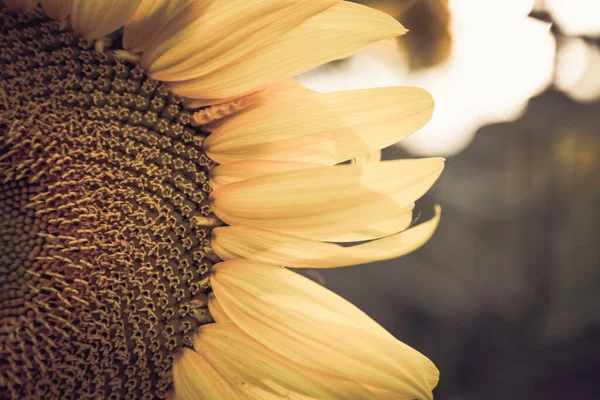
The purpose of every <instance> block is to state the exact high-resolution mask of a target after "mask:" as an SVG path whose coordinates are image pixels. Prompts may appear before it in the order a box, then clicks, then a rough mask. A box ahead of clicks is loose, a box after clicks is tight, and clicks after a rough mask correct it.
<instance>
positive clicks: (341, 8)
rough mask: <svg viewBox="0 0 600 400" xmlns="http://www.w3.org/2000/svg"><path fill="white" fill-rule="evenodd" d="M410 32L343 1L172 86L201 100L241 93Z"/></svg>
mask: <svg viewBox="0 0 600 400" xmlns="http://www.w3.org/2000/svg"><path fill="white" fill-rule="evenodd" d="M357 27H359V28H360V29H357ZM405 32H406V29H404V27H402V25H400V23H398V21H396V20H395V19H394V18H392V17H390V16H388V15H386V14H384V13H382V12H379V11H376V10H373V9H370V8H368V7H365V6H361V5H360V4H355V3H350V2H343V3H340V4H338V5H335V6H333V7H330V8H328V9H327V10H325V11H323V12H321V13H320V14H317V15H315V16H314V17H312V18H310V19H308V20H307V21H306V22H304V23H303V24H301V25H299V26H298V27H296V28H295V29H292V30H290V31H288V32H286V33H284V34H282V35H280V36H279V37H278V38H277V39H276V40H273V41H272V42H271V43H269V44H267V45H266V46H264V47H261V48H258V49H256V50H255V51H253V52H251V53H248V54H246V55H245V56H244V57H242V58H240V59H238V60H236V61H235V62H232V63H229V64H227V65H225V66H223V67H222V68H219V69H218V70H215V71H213V72H212V73H209V74H207V75H204V76H201V77H198V78H195V79H191V80H188V81H176V82H175V81H174V82H171V83H170V84H169V85H168V86H169V87H170V88H171V90H173V92H175V93H177V94H180V95H182V96H186V97H191V98H197V99H221V98H230V97H236V96H240V95H243V94H245V93H249V92H252V91H255V90H256V89H258V88H261V87H264V86H266V85H268V84H269V83H271V82H275V81H277V80H279V79H281V78H286V77H292V76H294V75H297V74H299V73H301V72H303V71H306V70H308V69H310V68H313V67H315V66H317V65H320V64H323V63H326V62H329V61H332V60H336V59H339V58H343V57H347V56H349V55H351V54H353V53H355V52H357V51H358V50H360V49H361V48H363V47H365V46H367V45H368V44H370V43H373V42H375V41H378V40H381V39H385V38H389V37H395V36H398V35H401V34H403V33H405Z"/></svg>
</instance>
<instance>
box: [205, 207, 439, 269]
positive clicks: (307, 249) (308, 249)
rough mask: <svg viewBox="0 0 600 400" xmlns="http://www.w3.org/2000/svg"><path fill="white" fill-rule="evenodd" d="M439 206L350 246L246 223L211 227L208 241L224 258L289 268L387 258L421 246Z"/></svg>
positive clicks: (432, 229)
mask: <svg viewBox="0 0 600 400" xmlns="http://www.w3.org/2000/svg"><path fill="white" fill-rule="evenodd" d="M439 216H440V209H439V207H436V215H435V217H434V218H433V219H431V220H429V221H427V222H425V223H422V224H419V225H416V226H414V227H412V228H410V229H408V230H406V231H404V232H400V233H397V234H395V235H392V236H389V237H386V238H384V239H379V240H375V241H372V242H369V243H366V244H361V245H357V246H353V247H342V246H339V245H337V244H332V243H323V242H319V241H314V240H307V239H302V238H297V237H294V236H290V235H284V234H281V233H276V232H270V231H267V230H264V229H260V228H252V227H247V226H227V227H219V228H216V229H214V230H213V232H212V235H213V239H212V242H211V245H212V248H213V250H214V251H215V253H216V254H217V255H218V256H219V257H220V258H221V259H223V260H231V259H236V258H246V259H249V260H255V261H260V262H264V263H268V264H275V265H282V266H286V267H292V268H332V267H344V266H348V265H357V264H364V263H369V262H373V261H380V260H387V259H391V258H396V257H400V256H403V255H405V254H408V253H410V252H412V251H414V250H416V249H417V248H419V247H421V246H422V245H423V244H425V242H427V241H428V240H429V238H430V237H431V236H432V235H433V232H435V229H436V228H437V225H438V222H439Z"/></svg>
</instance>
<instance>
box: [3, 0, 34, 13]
mask: <svg viewBox="0 0 600 400" xmlns="http://www.w3.org/2000/svg"><path fill="white" fill-rule="evenodd" d="M2 1H3V3H4V5H5V6H6V7H7V8H8V9H9V10H12V11H17V12H29V11H31V10H33V9H34V8H35V6H37V5H38V3H39V0H2Z"/></svg>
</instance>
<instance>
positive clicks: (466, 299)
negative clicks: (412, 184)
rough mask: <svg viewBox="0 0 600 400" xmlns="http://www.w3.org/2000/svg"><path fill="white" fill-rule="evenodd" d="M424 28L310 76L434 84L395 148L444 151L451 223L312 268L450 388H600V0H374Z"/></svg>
mask: <svg viewBox="0 0 600 400" xmlns="http://www.w3.org/2000/svg"><path fill="white" fill-rule="evenodd" d="M358 2H362V3H364V4H367V5H369V6H371V7H374V8H378V9H380V10H382V11H385V12H387V13H389V14H390V15H392V16H394V17H395V18H397V19H398V20H399V21H400V22H402V23H403V24H404V25H405V26H406V27H407V28H408V29H409V30H410V32H409V33H408V34H407V35H405V36H403V37H401V38H400V39H399V40H397V41H390V42H380V43H376V44H374V45H372V46H370V47H369V48H367V49H365V50H364V51H363V52H361V53H359V54H357V55H355V56H353V57H352V58H350V59H348V60H343V61H339V62H335V63H332V64H328V65H325V66H322V67H319V68H317V69H315V70H312V71H309V72H308V73H305V74H303V75H301V76H300V77H298V80H300V81H301V82H302V83H303V84H305V85H307V86H309V87H311V88H313V89H315V90H318V91H331V90H343V89H351V88H365V87H376V86H389V85H414V86H421V87H424V88H426V89H428V90H429V91H430V92H431V93H432V94H433V96H434V99H435V100H436V109H435V112H434V116H433V118H432V121H431V122H430V123H429V124H428V125H427V126H426V127H425V128H423V129H422V130H421V131H419V132H418V133H417V134H415V135H413V136H412V137H411V138H410V139H408V140H406V141H404V142H402V143H401V144H399V145H397V146H394V147H391V148H388V149H386V150H384V152H383V157H384V159H392V158H406V157H415V156H430V155H442V156H445V157H446V158H447V160H448V161H447V164H446V169H445V171H444V173H443V174H442V177H441V178H440V180H439V182H438V183H437V184H436V185H435V186H434V188H433V190H432V191H431V192H430V194H428V195H427V196H426V197H425V198H424V199H423V200H422V201H421V202H420V203H419V204H418V209H419V210H421V218H422V219H428V218H429V217H430V216H431V214H432V211H431V209H432V206H433V205H434V204H435V203H439V204H441V205H442V209H443V214H442V222H441V224H440V227H439V229H438V231H437V232H436V234H435V235H434V237H433V239H432V240H431V241H430V242H429V243H428V244H427V245H425V246H424V247H423V248H422V249H420V250H418V251H417V252H415V253H413V254H411V255H409V256H406V257H403V258H401V259H398V260H392V261H387V262H380V263H376V264H372V265H364V266H358V267H351V268H342V269H337V270H322V271H308V274H309V275H310V277H311V278H313V279H314V280H316V281H318V282H320V283H322V284H323V285H325V286H327V287H328V288H330V289H332V290H333V291H335V292H337V293H339V294H340V295H342V296H343V297H345V298H346V299H348V300H350V301H352V302H353V303H354V304H356V305H357V306H358V307H360V308H361V309H363V310H364V311H365V312H367V313H368V314H369V315H370V316H372V317H373V318H374V319H375V320H377V321H378V322H379V323H381V324H382V325H383V326H384V327H386V328H387V329H388V330H390V331H391V332H392V333H393V334H394V335H395V336H396V337H398V338H400V339H401V340H403V341H405V342H406V343H408V344H410V345H411V346H413V347H415V348H416V349H418V350H419V351H421V352H423V353H424V354H426V355H427V356H428V357H430V358H431V359H432V360H433V361H434V362H435V363H436V364H437V366H438V367H439V369H440V371H441V381H440V384H439V386H438V388H437V389H436V390H435V395H436V398H437V399H450V400H462V399H469V400H470V399H489V400H495V399H507V398H510V399H518V400H520V399H532V400H537V399H544V400H549V399H550V400H552V399H564V398H567V397H568V398H577V399H586V400H587V399H599V398H600V389H598V388H597V384H596V382H595V380H596V379H595V378H597V377H598V376H599V375H600V295H599V294H598V287H599V286H600V240H599V238H600V1H599V0H541V1H534V0H362V1H358Z"/></svg>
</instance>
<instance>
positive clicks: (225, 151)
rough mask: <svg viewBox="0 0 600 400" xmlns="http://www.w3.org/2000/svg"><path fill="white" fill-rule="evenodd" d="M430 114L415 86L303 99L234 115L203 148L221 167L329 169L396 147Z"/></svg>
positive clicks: (425, 95)
mask: <svg viewBox="0 0 600 400" xmlns="http://www.w3.org/2000/svg"><path fill="white" fill-rule="evenodd" d="M432 112H433V100H432V98H431V95H430V94H429V93H428V92H427V91H425V90H423V89H420V88H416V87H384V88H375V89H363V90H349V91H341V92H332V93H317V94H305V95H304V96H298V97H297V98H294V99H292V100H289V101H285V102H279V103H270V104H268V105H267V106H263V107H259V108H256V109H253V110H250V111H245V112H243V113H240V114H237V115H235V116H234V117H233V118H231V119H230V120H229V121H228V122H227V123H226V124H224V125H223V126H222V127H221V128H219V129H217V130H216V131H215V132H214V133H213V134H212V135H210V136H209V137H208V138H207V140H206V141H205V143H204V148H205V150H206V152H207V155H208V156H209V157H210V158H212V159H213V160H215V161H216V162H218V163H220V164H224V163H228V162H232V161H238V160H247V159H262V160H286V161H299V162H313V163H322V164H330V165H332V164H337V163H340V162H343V161H346V160H349V159H351V158H354V157H358V156H361V155H363V154H367V153H371V152H374V151H378V150H381V149H382V148H384V147H387V146H391V145H392V144H395V143H397V142H399V141H400V140H402V139H404V138H406V137H407V136H409V135H410V134H412V133H414V132H416V131H417V130H418V129H420V128H421V127H422V126H423V125H425V124H426V123H427V121H429V119H430V118H431V115H432Z"/></svg>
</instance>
